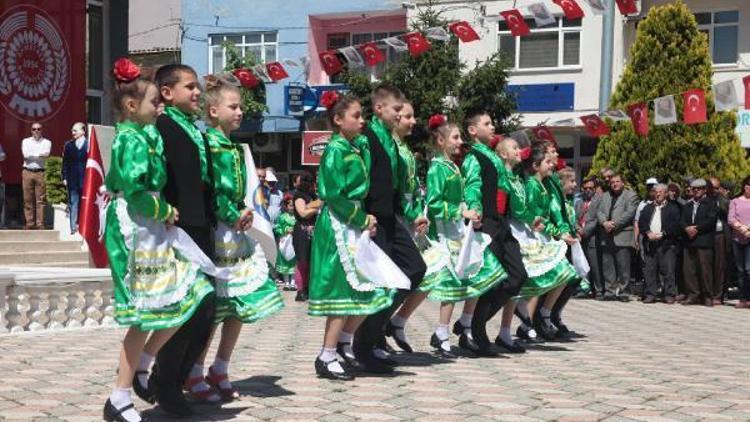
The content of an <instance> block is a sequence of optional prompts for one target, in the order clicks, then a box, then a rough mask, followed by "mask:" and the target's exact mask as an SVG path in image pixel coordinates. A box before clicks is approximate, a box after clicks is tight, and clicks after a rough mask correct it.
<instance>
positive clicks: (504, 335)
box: [500, 327, 513, 344]
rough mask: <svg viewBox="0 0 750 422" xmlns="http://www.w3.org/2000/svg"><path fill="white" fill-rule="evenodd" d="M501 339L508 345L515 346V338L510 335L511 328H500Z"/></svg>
mask: <svg viewBox="0 0 750 422" xmlns="http://www.w3.org/2000/svg"><path fill="white" fill-rule="evenodd" d="M500 339H501V340H502V341H504V342H506V343H507V344H513V336H512V335H511V334H510V327H500Z"/></svg>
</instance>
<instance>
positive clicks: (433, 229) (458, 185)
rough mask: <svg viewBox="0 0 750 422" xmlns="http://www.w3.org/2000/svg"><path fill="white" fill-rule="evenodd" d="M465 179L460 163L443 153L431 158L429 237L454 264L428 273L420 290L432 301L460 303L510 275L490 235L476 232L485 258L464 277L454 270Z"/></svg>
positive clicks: (460, 242)
mask: <svg viewBox="0 0 750 422" xmlns="http://www.w3.org/2000/svg"><path fill="white" fill-rule="evenodd" d="M465 208H466V204H465V203H464V180H463V176H461V171H460V169H459V168H458V166H457V165H456V164H455V163H453V161H451V160H449V159H448V158H446V157H445V156H443V155H440V156H437V157H435V158H433V159H432V163H431V164H430V168H429V169H428V170H427V214H428V217H429V219H430V221H432V222H433V224H431V225H430V229H429V237H430V239H431V240H432V241H434V242H437V243H439V244H440V245H442V247H443V248H444V249H445V250H447V251H448V256H449V259H450V263H451V265H450V266H449V267H448V268H447V269H446V270H444V271H439V272H436V273H433V274H431V275H430V276H429V277H427V276H425V281H424V282H423V283H422V285H420V290H422V291H429V295H428V297H429V298H430V299H432V300H439V301H444V302H458V301H463V300H466V299H471V298H475V297H478V296H480V295H482V294H483V293H484V292H486V291H487V290H489V289H491V288H492V287H494V286H496V285H497V284H498V283H500V282H502V281H503V280H504V279H505V278H507V274H506V273H505V270H504V269H503V267H502V265H501V264H500V262H499V261H498V259H497V258H496V257H495V255H494V254H493V253H492V251H491V250H490V249H489V248H488V247H487V246H489V244H490V238H489V236H488V235H486V234H484V233H480V232H475V236H476V240H475V242H476V247H479V248H481V256H482V259H481V260H480V261H479V262H477V263H476V264H475V265H474V266H473V268H467V269H466V270H465V275H464V277H463V278H459V277H458V276H457V275H456V272H455V271H454V269H455V265H456V262H457V260H458V257H459V253H460V252H461V248H462V247H463V233H464V226H465V224H464V218H463V215H462V212H463V210H464V209H465Z"/></svg>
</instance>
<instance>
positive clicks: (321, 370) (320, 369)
mask: <svg viewBox="0 0 750 422" xmlns="http://www.w3.org/2000/svg"><path fill="white" fill-rule="evenodd" d="M333 362H336V360H335V359H334V360H332V361H330V362H323V361H322V360H320V358H316V359H315V373H316V374H318V376H319V377H320V378H328V379H330V380H340V381H351V380H353V379H354V376H353V375H352V374H350V373H348V372H346V370H345V369H344V372H338V371H331V370H330V369H328V365H329V364H331V363H333Z"/></svg>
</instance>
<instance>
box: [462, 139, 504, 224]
mask: <svg viewBox="0 0 750 422" xmlns="http://www.w3.org/2000/svg"><path fill="white" fill-rule="evenodd" d="M469 154H471V155H473V156H474V157H475V158H476V159H477V161H478V162H479V167H480V168H481V169H482V173H481V176H482V209H483V210H484V211H483V212H482V218H495V219H497V218H499V217H500V213H498V212H497V169H496V168H495V165H494V164H492V161H490V159H489V158H487V157H486V156H485V155H484V154H482V153H481V152H477V151H474V150H471V151H469Z"/></svg>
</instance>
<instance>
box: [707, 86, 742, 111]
mask: <svg viewBox="0 0 750 422" xmlns="http://www.w3.org/2000/svg"><path fill="white" fill-rule="evenodd" d="M713 91H714V102H715V104H714V106H715V107H716V111H717V112H719V111H734V110H737V107H738V106H739V104H738V103H737V90H736V89H735V88H734V81H725V82H721V83H718V84H716V85H714V86H713Z"/></svg>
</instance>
